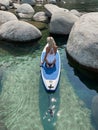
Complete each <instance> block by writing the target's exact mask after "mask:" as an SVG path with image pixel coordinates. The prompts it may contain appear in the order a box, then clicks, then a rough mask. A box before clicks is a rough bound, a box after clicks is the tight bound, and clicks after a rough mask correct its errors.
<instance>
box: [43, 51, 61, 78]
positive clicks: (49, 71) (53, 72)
mask: <svg viewBox="0 0 98 130" xmlns="http://www.w3.org/2000/svg"><path fill="white" fill-rule="evenodd" d="M44 56H45V52H43V53H42V55H41V59H43V58H44ZM42 71H43V75H44V77H45V79H47V80H54V79H56V77H57V76H58V72H59V54H58V53H56V64H55V66H54V67H53V68H47V67H46V65H45V63H44V64H43V67H42Z"/></svg>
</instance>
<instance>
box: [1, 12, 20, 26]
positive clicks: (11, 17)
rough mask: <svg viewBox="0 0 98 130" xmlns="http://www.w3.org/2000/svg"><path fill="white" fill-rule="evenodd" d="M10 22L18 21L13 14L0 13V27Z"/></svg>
mask: <svg viewBox="0 0 98 130" xmlns="http://www.w3.org/2000/svg"><path fill="white" fill-rule="evenodd" d="M11 20H18V19H17V17H16V16H15V15H14V14H13V13H10V12H7V11H0V25H1V24H3V23H6V22H8V21H11Z"/></svg>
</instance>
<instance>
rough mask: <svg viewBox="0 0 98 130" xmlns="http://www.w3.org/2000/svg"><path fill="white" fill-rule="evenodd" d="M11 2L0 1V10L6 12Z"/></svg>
mask: <svg viewBox="0 0 98 130" xmlns="http://www.w3.org/2000/svg"><path fill="white" fill-rule="evenodd" d="M10 2H11V0H0V8H1V10H7V9H8V8H9V5H10Z"/></svg>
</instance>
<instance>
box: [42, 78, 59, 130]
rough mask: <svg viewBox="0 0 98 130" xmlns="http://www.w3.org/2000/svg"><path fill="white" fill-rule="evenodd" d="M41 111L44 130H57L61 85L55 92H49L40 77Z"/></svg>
mask: <svg viewBox="0 0 98 130" xmlns="http://www.w3.org/2000/svg"><path fill="white" fill-rule="evenodd" d="M39 81H40V82H39V110H40V117H41V122H42V125H43V128H44V130H55V126H56V121H57V113H58V110H59V104H60V95H59V84H58V86H57V89H56V91H55V92H47V91H46V90H45V86H44V84H43V81H42V78H41V76H40V80H39Z"/></svg>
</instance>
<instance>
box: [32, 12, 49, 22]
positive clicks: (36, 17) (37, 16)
mask: <svg viewBox="0 0 98 130" xmlns="http://www.w3.org/2000/svg"><path fill="white" fill-rule="evenodd" d="M33 19H34V20H35V21H40V22H45V21H47V20H48V17H47V16H46V15H45V12H42V11H41V12H37V13H36V14H35V15H34V16H33Z"/></svg>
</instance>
